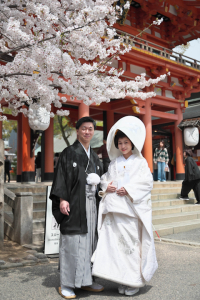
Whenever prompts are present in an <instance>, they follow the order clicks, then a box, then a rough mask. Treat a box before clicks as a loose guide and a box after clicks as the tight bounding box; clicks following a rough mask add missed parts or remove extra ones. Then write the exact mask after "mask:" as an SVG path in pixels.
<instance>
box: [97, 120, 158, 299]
mask: <svg viewBox="0 0 200 300" xmlns="http://www.w3.org/2000/svg"><path fill="white" fill-rule="evenodd" d="M145 136H146V131H145V127H144V124H143V123H142V122H141V121H140V120H139V119H138V118H136V117H133V116H128V117H124V118H122V119H120V120H119V121H118V122H117V123H116V124H115V125H114V126H113V127H112V128H111V130H110V132H109V134H108V139H107V150H108V154H109V157H110V159H111V163H110V165H109V168H108V172H107V173H105V174H104V175H103V176H102V177H101V189H102V191H101V192H99V193H100V195H101V197H102V201H101V202H100V206H99V218H98V233H99V240H98V244H97V248H96V251H95V253H94V255H93V258H92V261H93V270H92V274H93V275H94V276H97V277H101V278H104V279H107V280H110V281H113V282H117V283H118V284H119V287H118V292H119V293H120V294H125V295H129V296H132V295H134V294H136V293H137V292H138V291H139V288H140V287H142V286H144V285H145V283H146V282H148V281H149V280H150V279H151V278H152V276H153V274H154V272H155V271H156V269H157V267H158V264H157V260H156V253H155V247H154V239H153V232H152V209H151V189H152V187H153V178H152V174H151V172H150V169H149V167H148V165H147V162H146V160H145V159H144V158H143V156H142V154H141V150H142V147H143V144H144V141H145Z"/></svg>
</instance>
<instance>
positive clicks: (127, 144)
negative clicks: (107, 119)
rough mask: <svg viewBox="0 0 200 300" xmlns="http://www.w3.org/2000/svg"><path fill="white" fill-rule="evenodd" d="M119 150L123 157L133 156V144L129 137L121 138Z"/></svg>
mask: <svg viewBox="0 0 200 300" xmlns="http://www.w3.org/2000/svg"><path fill="white" fill-rule="evenodd" d="M118 148H119V151H120V152H121V153H122V154H123V155H127V154H130V153H131V154H132V143H131V141H130V140H129V139H128V138H127V137H123V138H119V140H118Z"/></svg>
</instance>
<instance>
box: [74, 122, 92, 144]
mask: <svg viewBox="0 0 200 300" xmlns="http://www.w3.org/2000/svg"><path fill="white" fill-rule="evenodd" d="M76 132H77V137H78V140H79V141H80V142H81V143H88V142H90V141H91V139H92V137H93V135H94V125H93V123H91V122H85V123H83V124H81V126H80V127H79V129H77V130H76Z"/></svg>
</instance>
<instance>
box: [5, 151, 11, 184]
mask: <svg viewBox="0 0 200 300" xmlns="http://www.w3.org/2000/svg"><path fill="white" fill-rule="evenodd" d="M10 170H11V163H10V160H9V159H8V155H6V156H5V161H4V182H6V175H8V182H10Z"/></svg>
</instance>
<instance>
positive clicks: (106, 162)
mask: <svg viewBox="0 0 200 300" xmlns="http://www.w3.org/2000/svg"><path fill="white" fill-rule="evenodd" d="M97 154H98V155H99V154H101V155H102V159H103V172H104V173H106V172H107V171H108V166H109V163H110V158H109V156H108V152H107V148H106V139H103V145H102V146H101V147H100V148H99V150H98V151H97Z"/></svg>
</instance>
